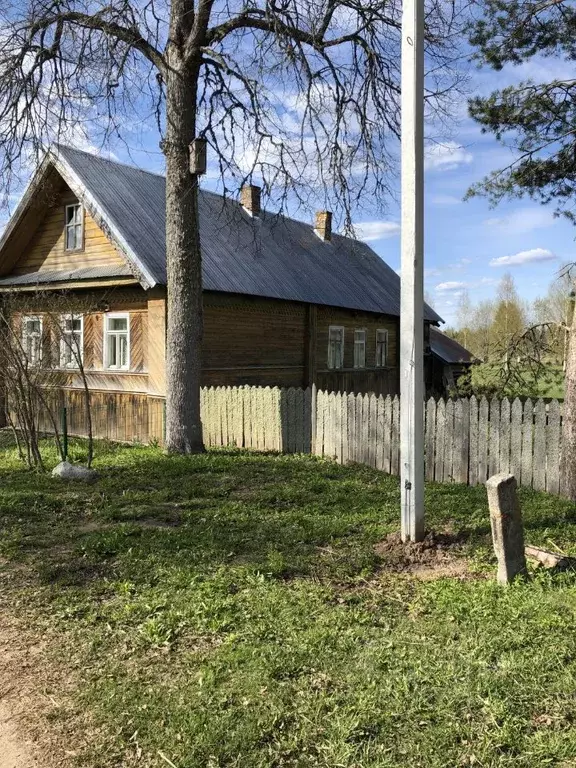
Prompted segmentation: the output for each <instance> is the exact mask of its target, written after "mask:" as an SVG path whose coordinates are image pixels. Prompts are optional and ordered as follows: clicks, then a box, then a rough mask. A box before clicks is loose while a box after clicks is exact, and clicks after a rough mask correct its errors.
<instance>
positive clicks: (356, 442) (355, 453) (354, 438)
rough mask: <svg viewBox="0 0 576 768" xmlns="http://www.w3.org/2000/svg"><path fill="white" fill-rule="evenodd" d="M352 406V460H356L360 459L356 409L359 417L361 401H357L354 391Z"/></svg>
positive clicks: (358, 422)
mask: <svg viewBox="0 0 576 768" xmlns="http://www.w3.org/2000/svg"><path fill="white" fill-rule="evenodd" d="M353 402H354V408H353V409H352V461H354V462H357V461H359V460H360V448H359V442H360V441H359V432H360V419H359V417H358V411H359V410H360V418H361V416H362V402H360V401H359V398H358V395H357V394H356V393H354V400H353Z"/></svg>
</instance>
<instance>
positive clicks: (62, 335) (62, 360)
mask: <svg viewBox="0 0 576 768" xmlns="http://www.w3.org/2000/svg"><path fill="white" fill-rule="evenodd" d="M68 320H80V345H79V347H80V363H82V365H83V364H84V315H75V314H74V313H73V312H69V313H67V314H65V315H61V317H60V322H61V323H62V327H61V329H60V368H65V369H66V370H76V371H77V370H79V369H80V367H81V366H80V364H79V362H78V360H77V355H76V351H77V350H76V348H75V347H73V348H71V349H73V355H74V362H71V363H66V360H65V351H66V348H67V347H70V345H69V344H67V343H66V336H68V335H71V336H74V335H75V334H76V333H77V332H76V331H74V330H73V329H72V330H71V331H67V330H66V322H67V321H68Z"/></svg>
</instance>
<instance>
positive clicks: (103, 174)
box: [51, 146, 442, 322]
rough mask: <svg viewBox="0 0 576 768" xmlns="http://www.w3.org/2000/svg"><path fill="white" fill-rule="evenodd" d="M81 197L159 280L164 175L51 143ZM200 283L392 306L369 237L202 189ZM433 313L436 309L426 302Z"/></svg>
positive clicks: (372, 307) (162, 275) (395, 311)
mask: <svg viewBox="0 0 576 768" xmlns="http://www.w3.org/2000/svg"><path fill="white" fill-rule="evenodd" d="M51 155H52V158H53V162H54V165H55V166H56V168H57V169H58V170H59V171H60V172H61V173H62V175H63V176H64V178H65V180H66V181H67V182H68V183H69V184H70V186H71V188H72V189H73V190H74V191H75V192H76V194H78V196H79V198H80V199H83V197H84V198H86V199H87V206H88V207H89V209H90V203H91V205H92V209H95V210H96V211H97V213H98V217H99V218H100V219H101V220H103V221H104V222H106V224H107V226H108V227H109V228H110V234H111V236H112V239H113V241H114V242H116V244H117V245H118V246H119V247H120V249H121V250H122V251H123V252H124V253H125V254H126V257H127V259H128V261H129V263H130V264H131V266H132V268H133V269H134V273H135V274H136V276H137V277H138V278H139V279H140V280H141V282H142V284H143V285H144V286H145V287H152V286H153V285H155V284H161V285H165V284H166V241H165V222H166V218H165V179H164V177H163V176H160V175H157V174H153V173H149V172H147V171H143V170H140V169H138V168H134V167H132V166H128V165H122V164H120V163H116V162H112V161H110V160H105V159H103V158H101V157H98V156H96V155H90V154H87V153H85V152H81V151H79V150H76V149H71V148H69V147H64V146H57V147H56V148H55V149H53V150H52V151H51ZM199 210H200V239H201V245H202V260H203V261H202V264H203V283H204V289H205V290H209V291H221V292H225V293H240V294H248V295H252V296H262V297H269V298H276V299H286V300H290V301H300V302H305V303H309V304H324V305H328V306H334V307H345V308H348V309H357V310H364V311H368V312H378V313H383V314H389V315H400V278H399V277H398V275H397V274H396V272H394V270H393V269H391V268H390V267H389V266H388V265H387V264H386V263H385V262H384V261H383V260H382V259H381V258H380V257H379V256H378V255H377V254H376V253H375V252H374V251H373V250H372V249H371V248H370V247H369V246H368V245H366V244H365V243H362V242H359V241H356V240H353V239H352V238H347V237H343V236H341V235H333V236H332V240H331V242H324V241H323V240H322V239H320V238H319V237H318V236H317V235H316V233H315V232H314V229H313V227H312V226H311V225H310V224H305V223H303V222H301V221H296V220H295V219H291V218H288V217H286V216H280V215H277V214H272V213H268V212H266V211H262V213H261V215H260V216H258V217H252V216H250V215H249V214H248V213H247V212H246V211H245V210H244V208H243V207H242V206H241V205H240V204H239V203H238V202H236V201H234V200H231V199H226V198H223V197H221V196H220V195H217V194H214V193H213V192H208V191H206V190H201V191H200V195H199ZM425 317H426V319H428V320H430V321H431V322H441V321H442V319H441V318H440V316H439V315H437V314H436V312H434V310H433V309H431V308H430V307H428V306H426V307H425Z"/></svg>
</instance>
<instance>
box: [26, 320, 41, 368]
mask: <svg viewBox="0 0 576 768" xmlns="http://www.w3.org/2000/svg"><path fill="white" fill-rule="evenodd" d="M22 348H23V350H24V354H25V355H26V359H27V360H28V363H29V364H30V365H40V363H41V362H42V318H41V317H38V316H33V317H32V316H26V317H24V318H23V319H22Z"/></svg>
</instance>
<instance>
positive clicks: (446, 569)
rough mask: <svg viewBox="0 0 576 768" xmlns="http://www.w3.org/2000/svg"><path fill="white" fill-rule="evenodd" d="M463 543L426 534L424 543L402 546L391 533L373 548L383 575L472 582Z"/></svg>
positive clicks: (443, 536) (398, 537) (434, 534)
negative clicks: (389, 573)
mask: <svg viewBox="0 0 576 768" xmlns="http://www.w3.org/2000/svg"><path fill="white" fill-rule="evenodd" d="M463 550H464V539H463V538H462V537H461V536H454V535H452V534H447V533H434V532H433V531H432V532H430V533H428V534H426V536H425V538H424V540H423V541H419V542H411V541H409V542H403V541H402V539H401V538H400V534H398V533H391V534H390V535H388V536H387V537H386V538H385V539H384V540H383V541H380V542H378V544H376V546H375V547H374V551H375V553H376V554H377V555H378V557H379V558H380V561H381V568H382V570H384V571H392V572H393V573H406V574H409V575H411V576H415V577H416V578H419V579H425V580H429V579H440V578H445V577H449V578H458V579H466V578H471V573H470V569H469V566H468V561H467V560H466V558H465V557H464V556H463Z"/></svg>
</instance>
